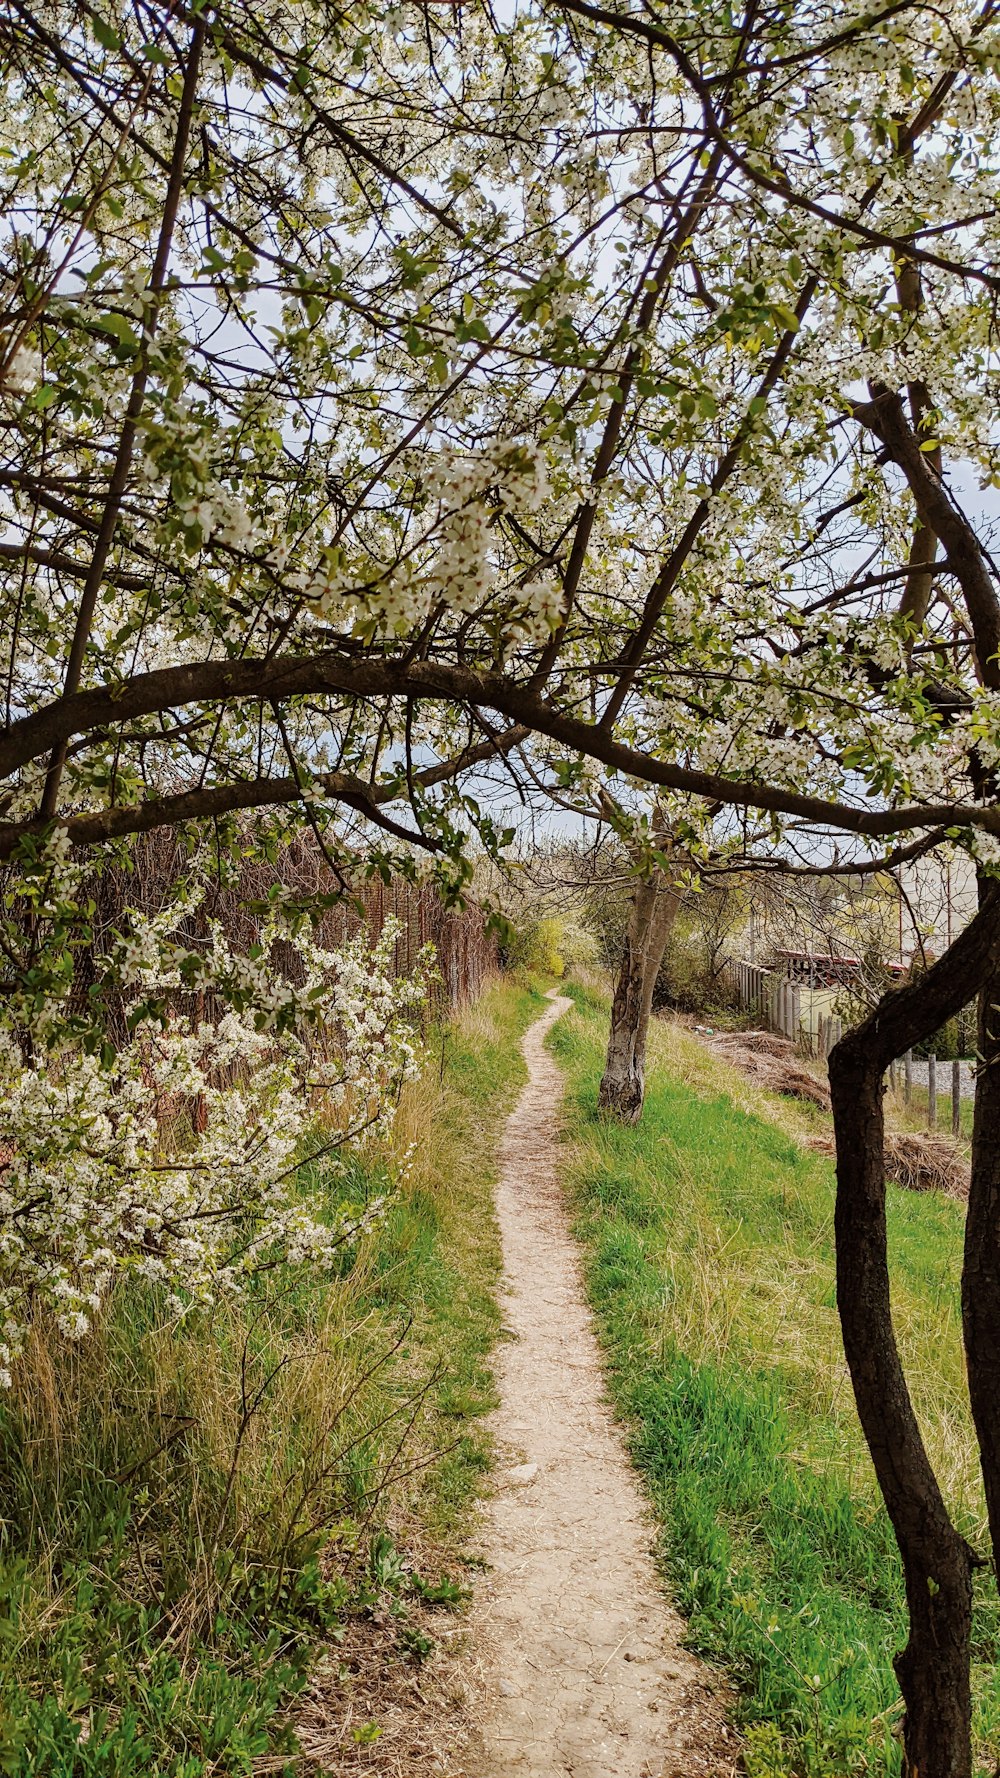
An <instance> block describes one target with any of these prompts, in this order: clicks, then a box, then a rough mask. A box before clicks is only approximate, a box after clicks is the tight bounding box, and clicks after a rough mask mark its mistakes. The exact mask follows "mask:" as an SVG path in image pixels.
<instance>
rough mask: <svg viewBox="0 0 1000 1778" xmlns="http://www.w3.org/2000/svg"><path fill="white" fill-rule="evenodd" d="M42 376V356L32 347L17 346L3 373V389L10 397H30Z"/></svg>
mask: <svg viewBox="0 0 1000 1778" xmlns="http://www.w3.org/2000/svg"><path fill="white" fill-rule="evenodd" d="M41 375H42V354H41V353H40V352H38V351H36V350H35V348H34V347H33V346H18V347H17V350H16V351H15V352H14V353H13V354H12V356H11V360H10V363H9V364H8V365H7V368H6V370H5V371H4V373H3V388H4V389H5V390H7V392H8V393H9V394H11V395H30V394H31V392H32V390H33V389H35V388H37V386H38V383H39V381H40V380H41Z"/></svg>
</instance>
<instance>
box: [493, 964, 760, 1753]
mask: <svg viewBox="0 0 1000 1778" xmlns="http://www.w3.org/2000/svg"><path fill="white" fill-rule="evenodd" d="M550 998H551V1000H552V1005H551V1007H550V1008H549V1009H548V1010H547V1011H546V1012H544V1013H543V1014H542V1016H541V1018H539V1019H538V1020H536V1022H535V1024H534V1025H532V1027H531V1029H530V1030H529V1031H528V1033H527V1035H526V1037H525V1040H524V1046H523V1048H524V1057H525V1061H526V1063H527V1066H528V1075H529V1078H528V1084H527V1085H526V1087H525V1088H524V1091H523V1092H522V1094H521V1097H520V1099H519V1100H518V1103H517V1105H516V1107H515V1109H514V1111H513V1112H512V1114H511V1116H510V1118H509V1120H508V1122H507V1127H506V1131H505V1134H504V1139H503V1146H502V1150H501V1176H500V1180H499V1184H498V1188H497V1203H498V1211H499V1218H500V1228H501V1233H502V1238H503V1256H504V1269H505V1295H504V1298H503V1307H504V1317H505V1322H506V1329H505V1333H506V1338H505V1340H504V1341H503V1343H502V1345H501V1349H500V1358H499V1362H498V1384H499V1389H500V1396H501V1404H500V1407H499V1409H498V1411H497V1413H496V1415H495V1418H494V1422H493V1429H494V1432H495V1434H496V1437H497V1441H498V1446H499V1449H500V1452H501V1460H502V1464H503V1467H502V1468H501V1471H500V1474H499V1480H498V1489H497V1494H496V1497H495V1499H494V1500H493V1502H492V1506H491V1511H490V1519H489V1524H488V1527H487V1531H486V1542H485V1554H486V1556H487V1558H488V1561H489V1564H490V1569H491V1573H490V1577H489V1580H488V1581H487V1582H486V1583H484V1585H483V1587H482V1589H481V1595H480V1598H479V1600H478V1602H477V1605H476V1608H475V1612H474V1617H473V1625H472V1632H473V1643H474V1645H475V1646H476V1647H477V1652H478V1655H479V1659H480V1660H481V1661H482V1662H483V1664H484V1665H485V1667H486V1671H487V1686H486V1693H487V1698H486V1705H485V1713H484V1720H483V1721H482V1723H481V1725H480V1726H481V1732H482V1736H483V1744H484V1749H485V1752H484V1763H483V1765H482V1767H481V1770H480V1771H479V1772H478V1773H477V1778H508V1775H510V1778H727V1775H728V1774H730V1773H731V1772H732V1771H733V1770H734V1768H735V1759H736V1752H737V1748H736V1741H735V1737H734V1735H733V1734H732V1731H729V1730H727V1727H726V1722H725V1713H724V1708H723V1704H722V1700H721V1698H720V1696H719V1693H718V1688H717V1685H716V1683H715V1682H714V1679H713V1676H712V1675H711V1674H710V1672H709V1671H708V1669H706V1668H705V1667H704V1666H703V1665H702V1664H701V1663H700V1662H699V1661H697V1660H696V1659H695V1658H694V1657H693V1656H692V1655H690V1654H689V1653H687V1651H686V1650H685V1649H684V1648H683V1647H682V1646H681V1637H682V1634H683V1629H684V1626H683V1622H682V1620H681V1619H680V1618H679V1617H678V1616H677V1614H676V1613H675V1612H673V1611H672V1610H671V1609H670V1607H669V1606H668V1604H667V1603H666V1600H665V1599H664V1596H663V1593H662V1591H661V1589H660V1586H659V1584H658V1581H657V1575H656V1570H655V1567H654V1563H653V1559H652V1555H651V1546H652V1541H653V1528H652V1524H651V1521H650V1518H649V1515H648V1512H647V1509H646V1507H645V1505H644V1502H643V1500H642V1497H641V1494H640V1492H639V1487H638V1483H637V1479H636V1476H635V1473H634V1471H633V1470H632V1468H631V1466H630V1464H629V1462H628V1459H627V1457H626V1455H625V1451H624V1448H623V1444H622V1439H621V1434H620V1431H619V1429H618V1427H617V1425H616V1423H615V1421H614V1420H613V1418H612V1414H611V1410H610V1408H609V1406H608V1402H607V1399H606V1396H605V1393H604V1388H603V1383H602V1374H601V1361H600V1355H599V1350H598V1345H597V1341H596V1338H595V1335H594V1329H593V1325H592V1321H591V1316H590V1312H589V1309H588V1308H587V1305H586V1302H585V1300H584V1293H583V1285H582V1281H581V1276H580V1262H579V1255H578V1252H577V1249H576V1245H575V1243H574V1241H573V1238H572V1236H571V1234H570V1231H569V1227H568V1223H567V1218H566V1212H565V1208H564V1205H563V1201H562V1194H561V1191H560V1186H559V1176H558V1134H559V1109H560V1100H561V1096H562V1080H561V1077H560V1074H559V1070H558V1068H557V1067H556V1065H555V1063H554V1061H553V1060H552V1058H551V1056H550V1055H549V1054H548V1051H547V1050H546V1049H545V1037H546V1034H547V1032H548V1031H549V1030H550V1028H551V1026H552V1025H553V1024H554V1023H555V1021H556V1020H557V1019H558V1018H559V1017H560V1016H561V1015H562V1013H563V1012H565V1011H566V1009H567V1008H568V1007H569V1006H570V1005H571V1002H570V1001H569V1000H568V999H566V998H565V997H560V996H550Z"/></svg>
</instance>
